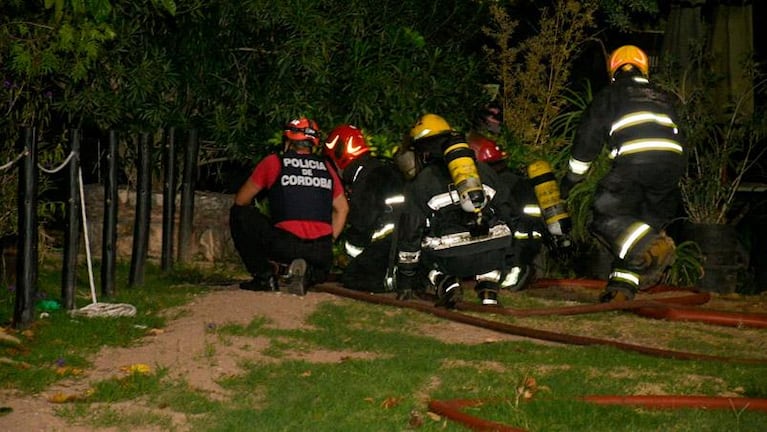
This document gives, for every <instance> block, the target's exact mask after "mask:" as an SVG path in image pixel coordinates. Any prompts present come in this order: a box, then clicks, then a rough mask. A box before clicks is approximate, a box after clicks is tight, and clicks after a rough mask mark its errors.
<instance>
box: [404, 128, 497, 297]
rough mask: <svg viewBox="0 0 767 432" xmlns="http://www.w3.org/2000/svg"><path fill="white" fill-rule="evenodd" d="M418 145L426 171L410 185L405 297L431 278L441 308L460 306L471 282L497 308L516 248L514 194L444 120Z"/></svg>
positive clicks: (413, 134) (416, 132) (418, 135)
mask: <svg viewBox="0 0 767 432" xmlns="http://www.w3.org/2000/svg"><path fill="white" fill-rule="evenodd" d="M410 140H411V143H410V145H411V147H412V149H413V150H414V152H415V154H416V160H417V161H418V163H419V165H420V168H419V170H418V171H419V172H418V174H416V176H415V178H414V179H413V180H412V181H410V182H408V183H407V184H406V186H405V206H404V208H403V212H402V216H401V218H400V223H399V226H398V234H399V235H398V240H397V241H398V244H397V266H396V269H395V274H396V289H397V291H398V296H399V298H409V297H411V296H412V295H413V291H414V290H417V289H418V287H419V286H420V281H419V279H421V278H425V279H426V280H427V281H428V283H429V285H428V286H430V287H431V288H432V289H433V290H434V291H435V293H436V295H437V299H438V300H437V304H438V305H442V306H446V307H454V306H455V304H456V303H457V302H458V301H460V300H461V295H462V284H463V282H464V279H472V280H473V282H474V290H475V292H476V293H477V295H478V297H479V298H480V301H481V302H482V304H484V305H497V304H498V290H499V282H500V279H501V272H502V269H503V267H504V261H505V256H506V255H507V254H508V253H509V248H510V247H511V230H510V228H509V219H510V217H511V212H510V206H509V204H508V202H509V197H508V195H509V191H508V188H507V187H506V186H505V185H504V184H503V183H502V182H501V181H500V180H499V179H498V176H497V175H496V173H495V172H494V171H493V170H492V169H491V168H490V167H489V166H488V165H486V164H484V163H482V162H476V160H475V156H474V152H473V151H472V150H471V148H470V147H469V145H468V144H467V143H466V138H465V137H464V136H463V134H461V133H458V132H456V131H454V130H453V129H452V128H451V127H450V125H449V124H448V123H447V121H445V119H444V118H442V117H440V116H438V115H435V114H426V115H424V116H422V117H421V118H420V119H419V120H418V121H417V123H416V124H415V125H414V126H413V128H412V129H411V130H410Z"/></svg>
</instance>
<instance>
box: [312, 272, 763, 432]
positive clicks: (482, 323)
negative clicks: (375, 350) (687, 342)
mask: <svg viewBox="0 0 767 432" xmlns="http://www.w3.org/2000/svg"><path fill="white" fill-rule="evenodd" d="M545 283H546V284H547V285H546V286H560V287H563V286H578V287H582V286H587V287H594V288H596V287H598V288H600V289H601V288H603V287H604V282H601V281H587V282H586V283H583V284H581V281H579V280H562V281H561V282H560V281H558V280H547V281H545ZM568 284H569V285H568ZM314 289H315V290H316V291H320V292H326V293H329V294H334V295H338V296H342V297H347V298H352V299H356V300H362V301H367V302H370V303H377V304H386V305H390V306H398V307H404V308H409V309H415V310H418V311H421V312H426V313H430V314H433V315H435V316H439V317H442V318H446V319H450V320H453V321H457V322H462V323H464V324H470V325H474V326H477V327H483V328H487V329H490V330H495V331H499V332H502V333H508V334H514V335H519V336H525V337H531V338H536V339H542V340H548V341H554V342H562V343H569V344H575V345H592V344H594V345H607V346H613V347H615V348H618V349H622V350H626V351H635V352H640V353H643V354H648V355H655V356H658V357H666V358H675V359H693V360H718V361H725V362H736V363H747V364H767V359H734V358H726V357H717V356H709V355H705V354H694V353H685V352H678V351H670V350H661V349H656V348H651V347H644V346H639V345H633V344H625V343H621V342H617V341H611V340H603V339H596V338H589V337H583V336H577V335H568V334H561V333H554V332H548V331H545V330H538V329H532V328H526V327H519V326H513V325H510V324H505V323H499V322H494V321H488V320H484V319H482V318H478V317H474V316H471V315H466V314H462V313H460V312H455V311H451V310H447V309H444V308H438V307H435V306H433V304H431V303H430V304H426V303H425V302H419V301H402V300H397V299H395V298H392V297H389V296H386V295H380V294H369V293H365V292H361V291H355V290H349V289H346V288H343V287H341V286H339V285H337V284H330V283H326V284H322V285H318V286H316V287H315V288H314ZM709 298H710V296H709V295H708V294H695V295H692V296H685V297H675V298H665V299H659V300H641V301H629V302H623V303H618V304H600V305H592V306H590V307H589V306H584V307H574V308H572V307H570V308H559V309H562V310H560V312H562V313H563V314H569V313H587V312H597V311H605V310H618V309H626V310H632V311H637V310H643V309H646V310H649V311H652V312H647V313H652V314H655V315H656V316H655V317H663V318H667V317H668V316H672V315H675V314H680V313H681V314H683V316H685V317H686V318H685V319H689V318H690V317H691V316H692V314H691V313H687V312H689V311H690V310H687V309H684V311H685V312H679V311H680V310H682V309H676V308H671V307H670V306H668V304H686V305H690V304H703V303H705V302H707V301H708V299H709ZM459 306H461V307H464V308H466V309H471V310H478V311H492V312H493V313H495V314H498V313H501V314H507V315H515V314H519V315H520V316H525V314H527V315H526V316H530V315H543V314H554V313H553V312H552V311H551V310H538V311H527V312H525V311H520V310H506V309H504V308H497V307H494V308H487V307H482V306H469V305H468V304H464V303H461V304H460V305H459ZM555 309H556V308H555ZM658 310H661V312H658ZM712 316H715V315H712V314H711V313H709V312H705V313H704V315H703V318H705V319H707V320H711V321H713V320H712V319H711V317H712ZM733 316H738V317H739V318H738V319H740V320H741V321H742V322H748V323H752V322H756V323H757V325H760V324H759V323H761V321H760V320H761V317H758V318H753V316H751V315H737V314H733ZM752 319H753V320H754V321H752ZM724 325H726V324H724ZM578 399H581V400H584V401H587V402H591V403H595V404H601V405H640V406H643V407H645V408H701V409H724V408H727V409H733V408H734V409H739V410H740V409H748V410H760V411H767V399H755V398H727V397H722V398H719V397H707V396H675V395H661V396H645V395H643V396H609V395H608V396H601V395H600V396H583V397H579V398H578ZM485 403H487V401H481V400H464V399H455V400H447V401H440V400H432V401H430V402H429V410H430V411H432V412H434V413H436V414H439V415H442V416H444V417H446V418H448V419H451V420H453V421H456V422H459V423H461V424H463V425H465V426H466V427H468V428H469V429H471V430H474V431H499V432H527V431H526V430H525V429H519V428H515V427H512V426H509V425H505V424H502V423H497V422H494V421H490V420H485V419H481V418H479V417H475V416H472V415H470V414H466V413H464V412H463V411H462V410H461V409H462V408H465V407H471V406H480V405H483V404H485Z"/></svg>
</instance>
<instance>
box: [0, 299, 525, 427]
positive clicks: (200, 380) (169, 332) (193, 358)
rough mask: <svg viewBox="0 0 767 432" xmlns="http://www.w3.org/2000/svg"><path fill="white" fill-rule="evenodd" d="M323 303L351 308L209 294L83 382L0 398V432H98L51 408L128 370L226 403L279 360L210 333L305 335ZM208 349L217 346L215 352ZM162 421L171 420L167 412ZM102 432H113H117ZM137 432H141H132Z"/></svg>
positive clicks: (258, 344)
mask: <svg viewBox="0 0 767 432" xmlns="http://www.w3.org/2000/svg"><path fill="white" fill-rule="evenodd" d="M325 301H341V302H342V301H353V300H349V299H343V298H339V297H335V296H333V295H330V294H325V293H317V292H310V293H308V294H307V295H306V296H304V297H298V296H293V295H289V294H282V293H265V292H251V291H243V290H240V289H237V287H236V286H234V285H233V286H230V287H225V288H224V289H216V290H213V291H210V292H208V293H206V294H203V295H200V296H199V297H197V298H196V299H195V300H194V301H192V302H190V303H188V304H186V305H184V306H183V307H181V308H179V309H176V310H171V311H169V312H168V313H169V315H168V316H169V317H177V318H174V319H172V320H171V321H170V322H169V324H168V326H167V327H166V328H163V329H159V330H155V331H149V336H147V337H146V338H145V339H144V341H143V343H142V344H140V345H139V346H135V347H131V348H103V349H102V350H101V351H100V352H99V353H98V354H97V355H96V356H95V357H94V359H93V363H94V364H93V367H92V368H91V369H89V370H88V371H86V372H85V374H86V375H85V377H84V379H78V380H77V381H66V382H62V383H58V384H57V385H55V386H54V387H51V388H49V389H47V390H46V391H45V392H43V393H41V394H38V395H35V396H33V397H29V396H21V395H18V394H14V393H13V392H10V391H0V407H9V408H10V409H11V410H12V411H11V412H10V413H8V414H6V415H2V416H0V431H4V432H35V431H45V432H59V431H62V432H63V431H68V432H85V431H93V430H94V429H93V428H92V427H79V426H71V425H68V424H67V423H65V421H64V420H63V419H61V418H59V417H57V416H56V415H55V410H57V409H59V408H60V407H61V406H62V405H61V404H57V403H52V402H51V401H50V400H52V399H56V398H61V397H74V396H76V395H80V394H83V393H84V392H85V391H86V390H87V388H88V387H89V385H90V383H94V382H98V381H102V380H105V379H109V378H111V377H115V376H120V375H121V374H124V373H125V371H124V370H123V368H126V367H128V366H131V365H137V364H144V365H148V366H150V367H152V368H167V369H168V371H169V374H170V376H171V377H173V378H181V379H184V380H186V381H187V382H188V383H189V384H190V385H191V386H192V387H194V388H198V389H200V390H203V391H204V392H205V393H207V394H208V395H209V397H211V398H226V396H227V395H226V392H225V390H224V389H222V388H221V387H220V386H219V385H217V384H216V382H217V380H218V379H219V378H221V377H224V376H228V375H235V374H238V373H240V370H239V368H238V364H239V363H240V362H241V361H242V360H243V359H248V360H251V361H263V362H272V361H277V360H275V359H274V358H273V357H268V356H264V355H263V354H261V351H262V350H263V349H264V348H266V347H268V344H269V341H268V340H267V339H265V338H264V339H259V338H252V337H250V338H247V339H248V340H247V341H244V340H243V341H237V340H234V341H232V339H236V338H232V337H229V343H226V344H222V343H220V339H219V337H218V336H216V335H215V332H214V331H212V329H215V327H217V326H221V325H224V324H228V323H231V324H242V325H244V324H247V323H249V322H250V321H251V320H252V319H253V318H254V317H255V316H264V317H266V318H267V320H268V322H269V324H268V325H269V326H271V327H274V328H280V329H295V328H306V326H307V324H306V323H305V320H306V317H307V316H308V315H309V314H311V312H312V311H313V310H314V309H315V308H316V307H317V305H318V304H319V303H321V302H325ZM222 312H223V313H222ZM469 330H470V331H469ZM423 333H424V334H430V335H432V336H434V337H436V338H440V339H443V340H445V341H449V342H460V343H468V344H475V343H486V342H491V341H496V340H508V339H514V338H518V337H517V336H513V335H507V334H502V333H497V332H494V331H492V330H486V329H481V328H479V329H478V328H475V327H470V326H467V325H464V324H460V323H455V322H450V321H447V322H445V323H444V324H441V325H438V326H437V325H434V326H428V327H427V328H424V329H423ZM211 344H214V345H215V346H214V348H212V347H211ZM293 355H294V358H301V359H304V360H306V361H310V362H341V361H343V360H344V359H348V358H360V357H365V356H368V355H371V354H369V353H364V352H342V351H312V352H300V353H299V352H296V353H294V354H293ZM134 405H135V404H134V403H126V404H125V406H124V407H122V409H125V410H131V409H136V407H135V406H134ZM113 408H114V406H113ZM164 413H165V414H166V415H167V412H164ZM173 420H174V423H175V425H176V427H177V428H178V429H179V430H184V422H185V420H184V419H183V418H178V419H176V418H174V419H173ZM97 430H98V431H101V432H110V431H116V429H114V428H103V429H97ZM150 431H151V432H155V431H157V429H147V431H146V432H150ZM133 432H144V431H141V430H138V429H133Z"/></svg>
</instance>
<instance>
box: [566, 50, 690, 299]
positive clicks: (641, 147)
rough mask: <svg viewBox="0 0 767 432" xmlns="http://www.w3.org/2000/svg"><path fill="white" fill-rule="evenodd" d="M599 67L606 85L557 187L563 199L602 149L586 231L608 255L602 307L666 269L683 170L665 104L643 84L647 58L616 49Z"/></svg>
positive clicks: (672, 117) (681, 149) (680, 142)
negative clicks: (605, 162)
mask: <svg viewBox="0 0 767 432" xmlns="http://www.w3.org/2000/svg"><path fill="white" fill-rule="evenodd" d="M607 69H608V74H609V78H610V84H609V85H608V86H607V87H606V88H605V89H603V90H602V91H601V92H600V93H598V94H597V95H596V96H595V97H594V99H593V101H592V102H591V104H590V105H589V107H588V108H587V110H586V111H585V112H584V114H583V118H582V121H581V123H580V124H579V126H578V130H577V132H576V136H575V141H574V143H573V147H572V153H571V155H570V160H569V164H568V172H567V174H566V176H565V178H564V179H563V180H562V182H561V195H562V196H563V197H567V195H568V193H569V191H570V189H571V188H572V187H573V186H574V185H575V184H577V183H578V182H580V181H581V180H583V178H584V177H585V176H586V175H587V173H588V170H589V167H590V164H591V163H592V161H594V159H596V158H597V156H598V155H599V153H600V152H601V150H602V147H603V146H604V145H605V143H606V145H607V146H608V150H609V152H610V153H609V157H610V159H611V160H612V162H611V167H610V170H609V172H608V173H607V174H606V175H605V176H604V177H603V178H601V179H600V180H599V183H598V185H597V189H596V192H595V195H594V204H593V218H592V222H591V225H590V230H591V232H592V234H593V235H594V236H595V237H596V238H597V239H599V240H600V241H601V242H603V243H604V244H605V245H606V246H607V248H608V249H609V250H610V251H611V252H612V254H613V255H614V261H613V264H612V269H611V272H610V275H609V277H608V282H607V287H606V289H605V291H604V292H603V293H602V294H601V295H600V301H602V302H610V301H622V300H631V299H633V298H634V296H635V294H636V292H637V291H638V290H640V289H646V288H648V287H650V286H652V285H654V284H657V283H658V281H659V280H660V278H661V277H662V275H663V272H664V271H665V269H666V268H667V267H669V266H670V265H671V264H672V262H673V259H674V247H675V245H674V241H673V239H671V238H670V237H669V236H668V235H666V233H665V230H664V229H665V227H666V225H667V224H668V223H669V222H671V220H672V219H673V218H674V217H675V216H676V214H677V211H678V207H679V204H680V202H681V196H680V191H679V181H680V179H681V177H682V175H683V173H684V170H685V166H686V150H685V144H684V138H683V136H682V134H681V133H680V131H679V128H678V125H679V121H678V118H677V116H676V114H675V112H674V108H673V103H672V100H671V98H670V97H669V96H667V95H666V94H665V93H663V92H662V91H660V90H659V89H658V88H657V87H655V86H654V85H653V84H652V83H651V82H650V80H649V61H648V57H647V55H646V54H645V53H644V52H643V51H642V50H641V49H640V48H638V47H636V46H633V45H625V46H622V47H620V48H618V49H616V50H615V51H613V53H612V54H611V55H610V58H609V61H608V65H607Z"/></svg>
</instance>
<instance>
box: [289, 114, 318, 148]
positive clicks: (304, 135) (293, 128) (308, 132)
mask: <svg viewBox="0 0 767 432" xmlns="http://www.w3.org/2000/svg"><path fill="white" fill-rule="evenodd" d="M282 137H283V138H284V139H287V140H290V141H297V142H301V141H308V142H311V144H312V145H313V146H318V145H320V129H319V127H318V126H317V122H315V121H314V120H312V119H309V118H306V117H299V118H297V119H294V120H291V121H290V122H289V123H288V124H286V125H285V128H284V129H283V131H282Z"/></svg>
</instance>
